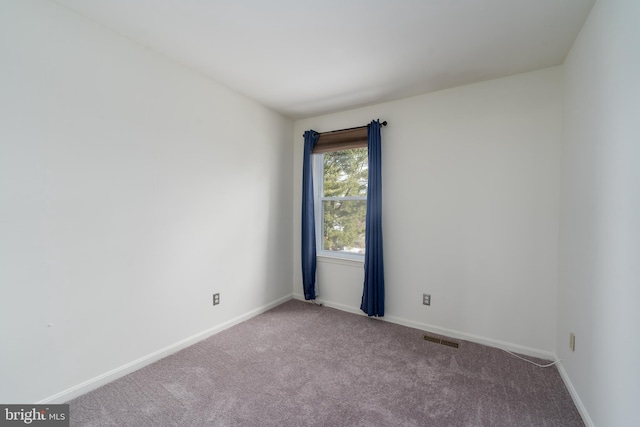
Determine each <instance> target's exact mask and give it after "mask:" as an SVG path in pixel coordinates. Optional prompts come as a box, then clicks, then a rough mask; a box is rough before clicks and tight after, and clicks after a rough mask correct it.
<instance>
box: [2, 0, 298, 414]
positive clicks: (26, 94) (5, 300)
mask: <svg viewBox="0 0 640 427" xmlns="http://www.w3.org/2000/svg"><path fill="white" fill-rule="evenodd" d="M291 132H292V122H291V121H290V120H289V119H286V118H284V117H282V116H280V115H278V114H276V113H274V112H272V111H270V110H268V109H267V108H264V107H262V106H260V105H259V104H257V103H256V102H254V101H252V100H249V99H247V98H245V97H243V96H241V95H238V94H236V93H235V92H232V91H231V90H229V89H227V88H226V87H223V86H221V85H219V84H217V83H215V82H213V81H211V80H209V79H207V78H205V77H203V76H202V75H200V74H197V73H195V72H192V71H190V70H188V69H186V68H184V67H182V66H180V65H178V64H176V63H173V62H171V61H169V60H167V59H166V58H165V57H163V56H161V55H159V54H156V53H154V52H152V51H149V50H147V49H145V48H143V47H141V46H138V45H135V44H133V43H131V42H130V41H128V40H127V39H125V38H123V37H120V36H118V35H115V34H114V33H111V32H109V31H108V30H105V29H104V28H103V27H100V26H98V25H96V24H93V23H92V22H89V21H87V20H85V19H83V18H80V17H78V16H77V15H74V14H73V13H71V12H69V11H67V10H66V9H63V8H61V7H59V6H57V5H56V4H55V3H52V2H49V1H38V0H29V1H26V0H13V1H11V0H9V1H3V2H1V3H0V287H1V290H0V334H1V335H0V342H1V344H0V345H1V350H0V402H3V403H11V402H20V403H25V402H35V401H39V400H41V399H46V398H48V397H50V396H52V395H54V394H56V393H59V392H61V391H64V390H66V389H68V388H69V387H73V386H76V385H78V384H79V383H81V382H83V381H86V380H90V379H92V378H94V377H96V376H97V375H100V374H103V373H105V372H107V371H110V370H111V369H115V368H118V367H120V366H122V365H124V364H126V363H129V362H131V361H134V360H136V359H138V358H140V357H144V356H146V355H149V354H150V353H153V352H155V351H157V350H159V349H162V348H165V347H167V346H170V345H172V344H174V343H176V342H178V341H180V340H183V339H185V338H187V337H190V336H192V335H194V334H197V333H199V332H202V331H205V330H207V329H209V328H212V327H215V326H216V325H221V324H223V323H224V322H228V321H229V320H231V319H234V318H237V317H238V316H242V315H244V314H246V313H249V312H251V311H252V310H255V309H258V308H260V307H263V306H265V305H266V304H268V303H271V302H274V301H276V300H278V299H279V298H283V297H285V298H286V297H287V296H288V295H290V294H291V277H292V270H291V259H292V256H293V255H292V251H291V241H292V240H291V239H292V237H291V234H292V232H291V223H292V221H293V219H292V212H291V203H292V201H291V200H292V191H293V190H292V183H291V175H292V163H293V159H292V147H291ZM214 292H220V293H221V305H219V306H217V307H215V308H213V307H212V302H211V299H212V294H213V293H214ZM49 322H51V323H52V324H53V326H52V327H47V324H48V323H49Z"/></svg>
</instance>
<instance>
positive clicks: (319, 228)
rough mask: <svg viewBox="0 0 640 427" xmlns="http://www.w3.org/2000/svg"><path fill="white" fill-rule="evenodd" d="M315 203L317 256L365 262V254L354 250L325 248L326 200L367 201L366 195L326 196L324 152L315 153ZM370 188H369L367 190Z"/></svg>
mask: <svg viewBox="0 0 640 427" xmlns="http://www.w3.org/2000/svg"><path fill="white" fill-rule="evenodd" d="M313 187H314V188H313V199H314V201H313V203H314V207H315V209H314V215H315V226H316V227H315V228H316V256H319V257H325V258H338V259H345V260H351V261H360V262H364V254H357V253H352V252H341V251H327V250H325V249H324V248H323V246H322V242H323V236H324V233H323V227H324V202H325V201H331V200H334V201H338V200H345V201H347V200H364V201H365V202H366V200H367V197H366V196H357V197H324V196H322V195H323V194H324V154H323V153H320V154H314V155H313ZM368 191H369V189H367V192H368Z"/></svg>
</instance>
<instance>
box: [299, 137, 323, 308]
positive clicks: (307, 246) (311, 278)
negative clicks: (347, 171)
mask: <svg viewBox="0 0 640 427" xmlns="http://www.w3.org/2000/svg"><path fill="white" fill-rule="evenodd" d="M319 137H320V134H318V133H317V132H314V131H312V130H308V131H306V132H305V133H304V160H303V163H302V251H301V252H302V287H303V289H304V299H306V300H313V299H316V225H315V220H314V213H313V165H312V161H311V159H312V154H313V147H315V145H316V142H318V138H319Z"/></svg>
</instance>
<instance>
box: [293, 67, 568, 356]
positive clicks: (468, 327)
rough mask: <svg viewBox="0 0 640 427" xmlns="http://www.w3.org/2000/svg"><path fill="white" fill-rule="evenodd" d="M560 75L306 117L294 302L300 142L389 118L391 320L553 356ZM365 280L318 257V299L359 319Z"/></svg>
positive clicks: (386, 180)
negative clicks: (309, 133) (428, 298)
mask: <svg viewBox="0 0 640 427" xmlns="http://www.w3.org/2000/svg"><path fill="white" fill-rule="evenodd" d="M561 76H562V74H561V68H559V67H554V68H549V69H545V70H541V71H536V72H532V73H527V74H521V75H517V76H513V77H509V78H503V79H498V80H493V81H488V82H484V83H479V84H474V85H469V86H464V87H459V88H455V89H449V90H445V91H440V92H435V93H430V94H426V95H422V96H417V97H413V98H407V99H403V100H400V101H395V102H389V103H384V104H379V105H374V106H370V107H366V108H359V109H355V110H351V111H346V112H342V113H337V114H331V115H326V116H321V117H314V118H309V119H304V120H298V121H296V122H295V123H294V147H295V148H294V150H295V151H294V163H295V166H294V258H293V259H294V275H293V282H294V289H293V290H294V294H296V295H297V296H299V297H301V296H302V285H301V273H300V257H299V248H300V198H301V188H300V184H301V176H302V173H301V168H302V166H301V159H302V149H303V138H302V134H303V132H304V131H305V130H307V129H314V130H316V131H319V132H323V131H328V130H333V129H341V128H348V127H352V126H359V125H364V124H366V123H368V122H369V121H370V120H372V119H376V118H380V119H383V120H387V121H388V122H389V126H388V127H386V128H383V130H382V145H383V166H382V167H383V205H384V207H383V214H384V217H383V227H384V250H385V269H386V312H385V317H386V318H388V319H391V320H395V321H402V322H404V323H406V324H413V325H416V326H422V325H431V326H435V327H438V328H442V329H445V330H448V332H454V333H456V334H462V335H463V336H475V337H476V338H477V337H480V338H482V339H486V340H489V341H493V342H494V343H496V342H502V343H508V344H509V345H510V346H511V347H512V348H517V347H518V346H521V347H522V349H523V350H524V351H529V350H531V351H533V352H534V353H535V352H540V353H545V352H546V353H547V354H551V353H553V350H554V347H555V321H556V319H555V317H556V286H557V273H558V272H557V256H558V254H557V245H558V243H557V240H558V209H559V208H558V203H559V202H558V188H559V163H560V137H561ZM362 277H363V272H362V264H352V266H349V265H347V264H333V263H329V262H327V261H326V260H320V262H319V267H318V282H319V290H320V297H319V300H323V301H325V302H327V303H329V304H333V305H334V306H338V307H340V308H343V309H349V310H357V309H358V307H359V305H360V296H361V295H362ZM423 293H430V294H431V295H432V305H431V306H430V307H426V306H423V305H422V294H423ZM531 351H529V352H531Z"/></svg>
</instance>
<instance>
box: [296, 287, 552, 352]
mask: <svg viewBox="0 0 640 427" xmlns="http://www.w3.org/2000/svg"><path fill="white" fill-rule="evenodd" d="M293 298H295V299H299V300H302V301H304V296H302V295H300V294H294V295H293ZM317 301H318V302H320V303H322V304H323V305H325V306H327V307H331V308H336V309H338V310H341V311H346V312H348V313H353V314H358V315H361V316H366V314H365V313H363V312H362V310H360V308H359V307H354V306H348V305H345V304H340V303H335V302H331V301H325V300H323V299H322V298H318V299H317ZM374 319H376V320H382V321H386V322H390V323H395V324H398V325H402V326H407V327H409V328H414V329H420V330H423V331H427V332H432V333H434V334H439V335H446V336H448V337H452V338H458V339H461V340H465V341H471V342H474V343H478V344H483V345H487V346H489V347H496V348H500V349H503V350H508V351H511V352H514V353H519V354H524V355H527V356H531V357H537V358H540V359H547V360H556V355H555V354H554V353H552V352H549V351H545V350H540V349H537V348H532V347H526V346H522V345H519V344H513V343H509V342H505V341H500V340H496V339H493V338H487V337H483V336H479V335H474V334H468V333H466V332H460V331H456V330H453V329H447V328H441V327H439V326H434V325H429V324H427V323H420V322H415V321H413V320H409V319H405V318H402V317H397V316H389V315H385V316H384V317H379V318H378V317H376V318H374Z"/></svg>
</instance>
